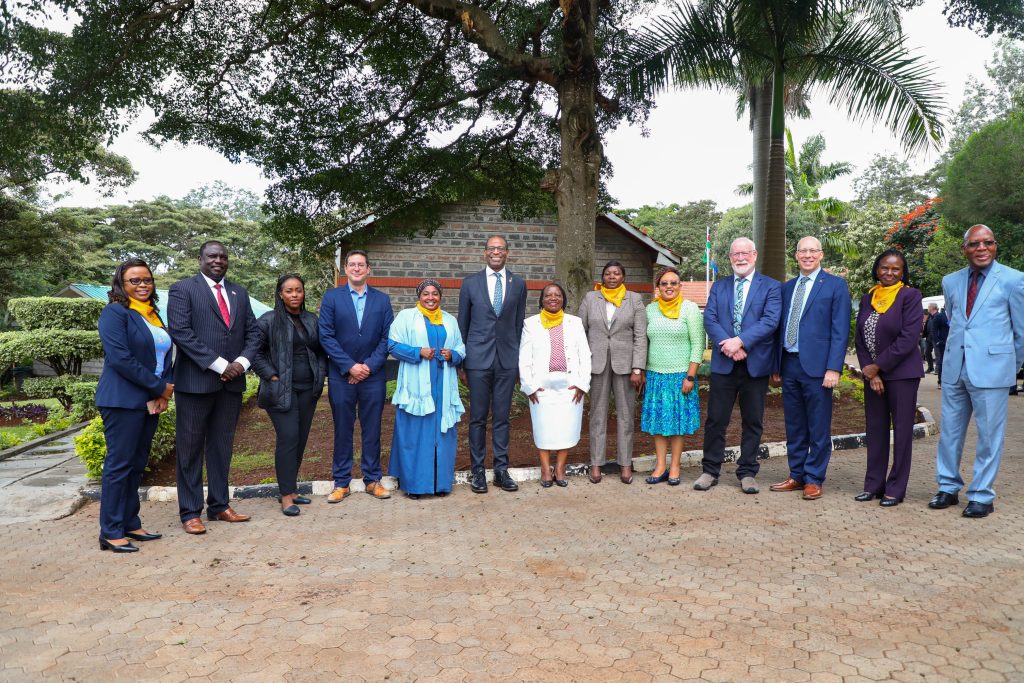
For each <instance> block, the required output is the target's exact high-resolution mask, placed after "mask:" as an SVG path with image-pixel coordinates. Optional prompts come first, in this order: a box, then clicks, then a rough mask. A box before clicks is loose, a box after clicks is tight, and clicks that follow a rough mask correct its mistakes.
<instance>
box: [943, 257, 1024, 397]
mask: <svg viewBox="0 0 1024 683" xmlns="http://www.w3.org/2000/svg"><path fill="white" fill-rule="evenodd" d="M969 271H970V269H969V268H964V269H963V270H958V271H956V272H955V273H950V274H949V275H947V276H946V277H944V278H942V293H943V294H944V295H945V297H946V310H947V311H948V312H949V316H950V317H949V336H948V337H947V338H946V352H945V355H944V356H943V357H942V383H943V384H953V383H955V382H956V381H957V380H959V379H960V374H961V373H966V375H967V378H968V379H970V381H971V384H973V385H974V386H976V387H981V388H985V389H995V388H999V387H1011V386H1013V384H1014V382H1015V381H1016V380H1015V378H1016V376H1017V369H1018V368H1019V367H1020V366H1021V364H1022V363H1024V274H1022V273H1021V272H1020V271H1019V270H1014V269H1013V268H1010V267H1008V266H1004V265H1003V264H1001V263H998V262H995V263H993V264H992V269H991V270H989V273H988V275H987V276H985V281H984V282H983V283H982V284H981V287H980V288H979V290H978V295H977V297H976V298H975V300H974V308H973V309H971V317H970V318H968V317H967V285H968V277H969Z"/></svg>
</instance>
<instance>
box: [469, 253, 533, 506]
mask: <svg viewBox="0 0 1024 683" xmlns="http://www.w3.org/2000/svg"><path fill="white" fill-rule="evenodd" d="M507 259H508V241H507V240H506V239H505V238H504V237H501V236H500V235H494V236H492V237H490V238H489V239H488V240H487V245H486V246H485V248H484V262H485V263H486V264H487V267H486V268H484V269H483V270H481V271H480V272H478V273H473V274H472V275H470V276H469V277H467V278H465V279H464V280H463V281H462V288H461V289H459V330H460V331H461V332H462V338H463V340H465V342H466V359H465V360H464V361H463V363H462V367H463V370H464V378H465V381H466V382H467V383H468V384H469V457H470V466H471V468H472V476H471V478H470V488H471V489H472V490H473V492H474V493H487V477H486V476H485V474H484V457H485V456H486V455H487V414H488V412H490V414H491V440H492V445H493V448H494V484H495V485H496V486H498V487H500V488H502V489H503V490H505V491H517V490H518V489H519V486H518V485H517V484H516V483H515V481H513V480H512V477H511V475H509V473H508V420H509V412H510V411H511V410H512V392H513V391H514V390H515V386H516V377H517V376H518V374H519V339H520V337H521V336H522V334H523V320H524V319H525V318H526V282H525V281H523V279H522V278H521V277H519V276H518V275H515V274H513V273H510V272H509V271H508V270H506V268H505V261H506V260H507Z"/></svg>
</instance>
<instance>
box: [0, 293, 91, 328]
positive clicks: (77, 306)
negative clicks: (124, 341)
mask: <svg viewBox="0 0 1024 683" xmlns="http://www.w3.org/2000/svg"><path fill="white" fill-rule="evenodd" d="M104 305H105V304H104V303H103V302H102V301H96V300H95V299H72V298H63V297H54V296H41V297H32V298H26V299H11V300H10V301H9V302H7V306H8V308H10V310H11V313H13V314H14V319H15V320H17V321H18V324H19V325H20V326H21V328H22V329H24V330H91V329H95V328H96V326H97V325H98V324H99V321H100V313H102V312H103V307H104Z"/></svg>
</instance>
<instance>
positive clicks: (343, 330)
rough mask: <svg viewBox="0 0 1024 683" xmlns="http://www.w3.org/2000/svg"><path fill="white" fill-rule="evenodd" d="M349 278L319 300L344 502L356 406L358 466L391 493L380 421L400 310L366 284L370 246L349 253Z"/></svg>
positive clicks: (333, 496)
mask: <svg viewBox="0 0 1024 683" xmlns="http://www.w3.org/2000/svg"><path fill="white" fill-rule="evenodd" d="M345 277H346V278H347V280H348V281H347V283H346V284H344V285H342V286H341V287H335V288H334V289H332V290H330V291H329V292H327V293H326V294H325V295H324V300H323V302H322V303H321V304H320V345H321V346H323V348H324V351H326V352H327V357H328V358H329V359H330V363H329V364H328V365H329V367H328V373H327V395H328V398H329V399H330V401H331V415H333V417H334V459H333V464H332V466H331V469H332V475H333V477H334V490H333V491H331V493H330V495H328V496H327V502H328V503H340V502H341V501H343V500H344V499H345V498H346V497H347V496H348V495H349V492H350V491H349V484H350V483H351V482H352V460H353V456H354V453H353V447H354V445H353V438H354V430H355V425H356V414H357V411H358V415H359V431H360V434H361V436H362V450H361V451H360V459H359V469H360V470H362V473H363V483H365V484H366V492H367V493H369V494H370V495H372V496H373V497H374V498H378V499H385V498H390V497H391V494H390V493H388V490H387V489H386V488H384V484H382V483H381V477H382V476H383V473H382V472H381V466H380V420H381V416H382V415H383V413H384V400H385V394H386V390H387V382H386V380H387V377H386V376H385V373H384V361H386V360H387V357H388V332H389V331H390V330H391V322H392V321H393V320H394V319H395V314H394V312H393V311H392V310H391V297H389V296H388V295H387V294H385V293H384V292H382V291H380V290H379V289H374V288H373V287H370V286H369V285H367V284H366V281H367V280H368V279H369V277H370V261H369V259H368V258H367V256H366V252H365V251H362V250H361V249H353V250H352V251H350V252H348V254H346V255H345Z"/></svg>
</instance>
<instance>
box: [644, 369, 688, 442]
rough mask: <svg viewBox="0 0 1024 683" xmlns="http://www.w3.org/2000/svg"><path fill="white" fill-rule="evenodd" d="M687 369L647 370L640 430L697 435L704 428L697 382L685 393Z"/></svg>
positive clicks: (664, 434) (663, 434)
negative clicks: (679, 370)
mask: <svg viewBox="0 0 1024 683" xmlns="http://www.w3.org/2000/svg"><path fill="white" fill-rule="evenodd" d="M684 380H686V373H685V372H673V373H669V374H663V373H660V372H651V371H648V372H647V383H646V386H645V387H644V404H643V410H642V412H641V414H640V429H642V430H643V431H644V432H646V433H647V434H654V435H656V436H680V435H682V434H693V433H695V432H696V431H697V430H698V429H700V404H699V403H698V399H697V394H698V391H697V384H696V383H694V385H693V391H691V392H690V393H689V394H684V393H683V381H684Z"/></svg>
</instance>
